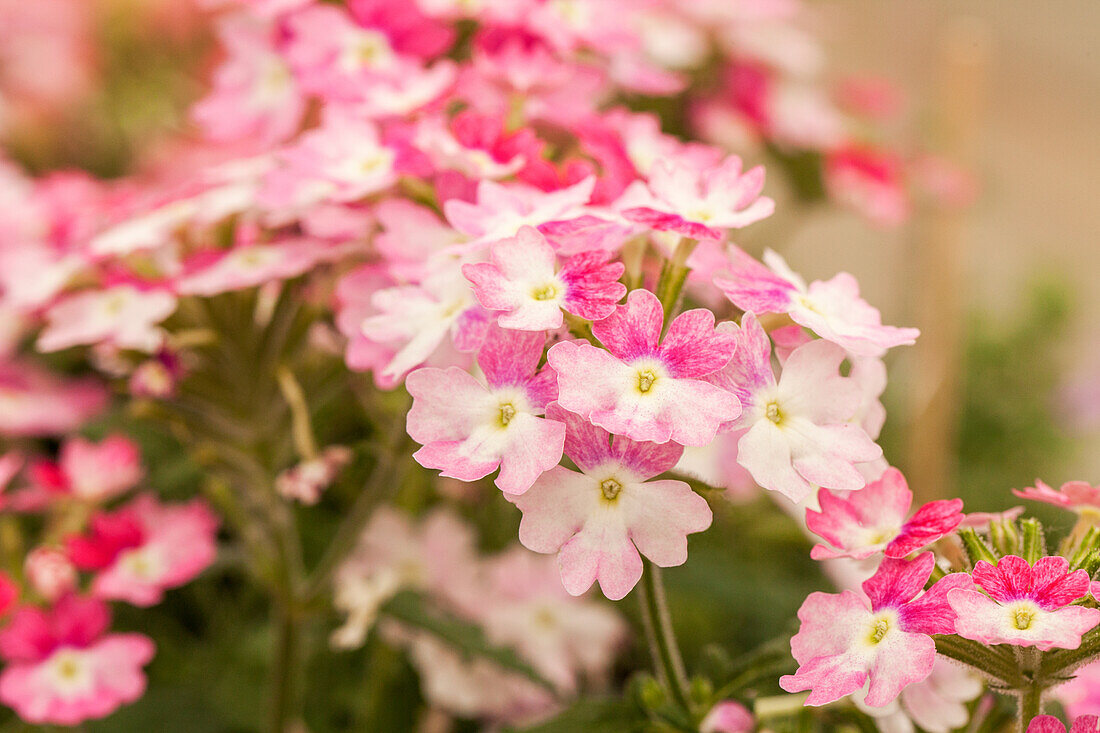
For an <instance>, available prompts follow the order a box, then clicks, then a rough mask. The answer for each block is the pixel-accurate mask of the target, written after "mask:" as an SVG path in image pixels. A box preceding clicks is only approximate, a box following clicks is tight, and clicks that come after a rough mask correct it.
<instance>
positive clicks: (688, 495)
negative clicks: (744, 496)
mask: <svg viewBox="0 0 1100 733" xmlns="http://www.w3.org/2000/svg"><path fill="white" fill-rule="evenodd" d="M620 501H621V502H622V511H623V514H624V519H625V522H626V525H627V527H629V528H630V539H632V540H633V541H634V544H635V545H636V546H637V548H638V550H639V552H641V553H642V554H643V555H645V556H646V557H648V558H649V559H650V560H652V561H653V562H654V563H656V564H657V565H659V566H661V567H663V568H668V567H673V566H675V565H682V564H683V563H684V561H686V560H687V535H688V534H691V533H693V532H702V531H703V530H704V529H706V528H707V527H709V526H710V522H711V511H710V507H709V506H708V505H707V502H706V499H704V498H703V497H701V496H699V495H698V494H696V493H695V492H694V491H692V490H691V487H690V486H688V485H687V484H686V483H684V482H683V481H650V482H648V483H644V484H631V485H628V486H627V487H625V488H624V489H623V493H622V495H621V499H620Z"/></svg>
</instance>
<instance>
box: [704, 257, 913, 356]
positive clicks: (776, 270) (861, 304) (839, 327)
mask: <svg viewBox="0 0 1100 733" xmlns="http://www.w3.org/2000/svg"><path fill="white" fill-rule="evenodd" d="M764 262H765V263H766V264H767V267H764V266H763V265H761V264H760V263H759V262H757V261H756V260H755V259H753V258H752V257H750V256H749V255H747V254H745V252H743V251H742V250H740V249H736V248H734V260H733V262H732V263H731V266H730V274H729V275H728V276H719V277H716V278H714V284H715V285H717V286H718V287H719V288H721V289H722V292H724V293H725V294H726V297H727V298H729V299H730V301H732V302H733V304H734V305H736V306H737V307H738V308H740V309H741V310H745V311H752V312H754V313H786V314H787V315H789V316H790V317H791V320H792V321H794V322H795V323H798V324H800V325H802V326H805V327H806V328H808V329H810V330H811V331H813V332H814V333H816V334H817V335H818V336H820V337H821V338H823V339H825V340H827V341H832V342H833V343H835V344H838V345H839V346H842V347H844V349H846V350H847V351H850V352H851V353H852V354H855V355H856V356H882V354H883V353H885V352H886V350H887V349H890V348H892V347H894V346H901V345H903V344H912V343H914V342H915V341H916V339H917V336H919V335H920V331H918V330H917V329H915V328H895V327H893V326H884V325H882V316H881V315H880V314H879V312H878V310H877V309H875V308H874V307H872V306H871V305H869V304H868V303H867V301H865V300H863V299H862V298H861V297H859V283H857V282H856V279H855V278H854V277H852V276H851V275H849V274H848V273H846V272H841V273H839V274H837V275H836V276H834V277H833V279H832V280H826V281H821V280H815V281H814V282H812V283H810V284H809V286H807V285H806V281H805V280H803V279H802V277H801V276H800V275H798V274H797V273H796V272H794V271H793V270H791V268H790V267H789V266H788V265H787V263H786V262H785V261H784V260H783V258H782V257H780V256H779V255H778V254H776V253H775V252H772V251H771V250H768V251H767V252H765V253H764ZM768 268H771V269H768Z"/></svg>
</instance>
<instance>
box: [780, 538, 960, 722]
mask: <svg viewBox="0 0 1100 733" xmlns="http://www.w3.org/2000/svg"><path fill="white" fill-rule="evenodd" d="M934 564H935V559H934V557H933V555H932V553H931V552H926V553H924V554H923V555H920V556H918V557H917V558H915V559H913V560H896V559H893V558H887V559H885V560H883V562H882V565H880V566H879V569H878V571H877V572H876V573H875V574H874V576H872V577H871V578H870V579H869V580H867V581H865V582H864V583H863V593H864V594H865V596H866V597H865V598H864V597H861V596H860V595H859V594H858V593H855V592H854V591H850V590H846V591H844V592H843V593H841V594H839V595H833V594H828V593H812V594H810V596H809V598H807V599H806V601H805V602H804V603H803V604H802V607H801V608H800V609H799V611H798V618H799V620H800V621H801V622H802V626H801V628H800V629H799V631H798V633H797V634H795V636H794V638H792V639H791V651H792V652H793V654H794V657H795V659H796V660H798V665H799V666H798V671H797V672H796V673H795V674H793V675H784V676H783V677H781V678H780V680H779V686H780V687H782V688H783V689H784V690H786V691H787V692H800V691H802V690H810V696H809V697H808V698H806V704H807V705H825V704H827V703H830V702H833V701H835V700H839V699H840V698H842V697H844V696H845V695H850V694H852V693H854V692H856V691H857V690H860V689H861V688H862V687H863V686H864V684H867V683H869V686H868V688H867V696H866V698H865V699H864V702H865V703H866V704H867V705H869V706H871V707H881V706H884V705H887V704H889V703H891V702H893V701H894V700H895V699H896V698H897V696H898V694H899V693H901V691H902V690H903V689H904V688H905V687H907V686H908V685H911V684H913V683H915V682H920V681H921V680H923V679H925V678H926V677H928V675H929V674H931V672H932V667H933V664H934V662H935V658H936V644H935V642H934V641H933V640H932V637H931V636H930V635H931V634H950V633H953V632H954V630H955V614H954V612H953V611H952V608H951V606H949V605H948V602H947V596H948V595H949V594H950V593H951V592H954V591H955V590H957V589H961V588H966V587H972V585H973V582H972V581H971V579H970V576H968V575H966V574H965V573H953V574H951V575H948V576H947V577H945V578H942V579H941V580H940V581H938V582H937V583H936V584H935V585H934V586H932V588H931V589H929V590H928V591H927V592H926V593H923V594H920V593H921V590H922V589H923V588H924V584H925V583H926V582H927V581H928V577H929V575H930V574H931V572H932V566H933V565H934ZM918 594H920V595H918Z"/></svg>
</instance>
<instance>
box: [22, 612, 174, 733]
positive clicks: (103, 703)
mask: <svg viewBox="0 0 1100 733" xmlns="http://www.w3.org/2000/svg"><path fill="white" fill-rule="evenodd" d="M110 619H111V617H110V611H109V610H108V608H107V605H106V604H105V603H103V602H102V601H100V600H96V599H91V598H78V597H76V596H72V595H69V596H65V597H64V598H62V599H61V600H60V601H58V602H57V603H56V604H55V605H54V606H53V607H52V608H50V609H48V610H41V609H38V608H34V607H31V606H24V607H23V608H20V609H19V610H18V611H17V612H16V614H15V616H14V617H13V618H12V620H11V623H10V624H8V626H7V627H6V628H5V629H3V630H2V631H0V656H3V658H4V659H5V660H7V662H8V665H7V666H6V667H5V668H4V671H3V672H2V673H0V702H3V703H4V704H5V705H8V706H10V707H11V708H12V709H14V710H15V712H16V713H18V714H19V717H21V718H23V719H24V720H26V721H27V722H30V723H36V724H53V725H76V724H78V723H80V722H82V721H85V720H94V719H98V718H103V717H106V716H107V715H110V714H111V713H112V712H114V711H115V710H116V709H118V707H119V706H121V705H125V704H127V703H131V702H133V701H134V700H137V699H138V698H139V697H141V695H142V694H143V693H144V692H145V675H144V673H143V672H142V669H141V668H142V667H143V666H145V664H147V663H148V662H149V660H150V659H152V658H153V652H154V646H153V642H152V641H151V640H150V639H149V638H148V637H145V636H142V635H141V634H105V633H104V632H106V631H107V627H108V626H109V625H110Z"/></svg>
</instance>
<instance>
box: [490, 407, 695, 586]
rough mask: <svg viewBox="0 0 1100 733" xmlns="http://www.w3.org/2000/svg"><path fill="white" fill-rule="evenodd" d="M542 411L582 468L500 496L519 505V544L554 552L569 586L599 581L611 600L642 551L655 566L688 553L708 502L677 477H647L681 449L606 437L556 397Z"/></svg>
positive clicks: (630, 580) (632, 578)
mask: <svg viewBox="0 0 1100 733" xmlns="http://www.w3.org/2000/svg"><path fill="white" fill-rule="evenodd" d="M547 413H548V416H549V417H550V418H551V419H554V420H559V421H562V422H564V423H565V424H566V425H567V426H568V431H567V433H566V439H565V453H566V455H567V456H569V458H570V459H572V461H573V462H574V463H575V464H577V467H578V468H580V470H581V472H580V473H578V472H576V471H571V470H569V469H567V468H565V467H563V466H555V467H554V468H552V469H550V470H549V471H548V472H546V473H544V474H543V475H542V476H540V477H539V479H538V480H537V481H536V482H535V484H534V486H532V487H531V488H530V489H529V490H528V491H527V492H526V493H525V494H522V495H520V496H508V497H506V498H508V500H509V501H511V502H512V503H514V504H515V505H516V506H517V507H519V510H520V511H521V512H523V519H522V521H521V522H520V526H519V539H520V542H521V543H523V546H524V547H526V548H528V549H530V550H534V551H535V552H544V553H554V552H556V553H558V564H559V565H560V566H561V579H562V584H563V585H564V586H565V589H566V590H567V591H569V593H571V594H573V595H580V594H581V593H584V592H585V591H586V590H588V589H589V588H590V587H591V586H592V583H593V582H595V581H599V584H600V589H601V590H602V591H603V593H604V595H606V596H607V597H608V598H610V599H611V600H619V599H620V598H622V597H623V596H625V595H626V594H627V593H629V592H630V590H631V589H632V588H633V587H634V586H635V584H637V582H638V580H639V579H640V578H641V576H642V559H641V555H645V556H646V557H647V558H649V559H650V560H651V561H653V562H654V563H655V564H657V565H659V566H661V567H672V566H674V565H681V564H682V563H683V562H684V561H685V560H687V535H689V534H691V533H693V532H702V531H703V530H704V529H706V528H707V527H709V526H710V522H711V511H710V507H709V506H707V502H706V500H704V499H703V498H702V497H701V496H699V495H698V494H696V493H695V492H694V491H692V490H691V487H690V486H688V485H687V484H686V483H684V482H683V481H673V480H661V481H650V480H649V479H651V478H653V477H654V476H657V475H658V474H661V473H663V472H665V471H667V470H669V469H670V468H672V467H673V466H674V465H676V461H678V460H679V459H680V454H681V452H682V451H683V449H682V448H681V447H680V446H679V445H676V444H675V443H671V442H666V443H661V444H658V443H640V442H635V441H633V440H630V439H629V438H626V437H624V436H622V435H615V436H612V435H611V434H610V433H608V432H607V431H606V430H603V429H602V428H599V427H597V426H595V425H592V424H591V423H588V422H587V421H585V420H584V418H582V417H581V416H579V415H576V414H573V413H570V412H567V411H566V410H564V409H562V408H561V407H558V406H557V405H556V404H555V405H551V406H550V407H549V408H547ZM639 553H640V554H639Z"/></svg>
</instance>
